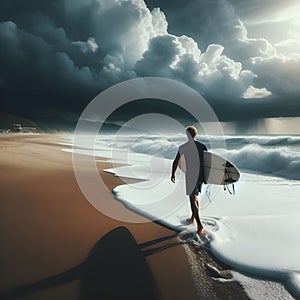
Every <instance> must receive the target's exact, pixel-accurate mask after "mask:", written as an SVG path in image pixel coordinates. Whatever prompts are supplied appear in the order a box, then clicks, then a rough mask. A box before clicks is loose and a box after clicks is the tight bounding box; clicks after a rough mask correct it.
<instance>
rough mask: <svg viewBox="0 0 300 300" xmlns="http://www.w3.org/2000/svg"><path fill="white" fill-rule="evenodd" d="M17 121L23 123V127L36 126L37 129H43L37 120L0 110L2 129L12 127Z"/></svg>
mask: <svg viewBox="0 0 300 300" xmlns="http://www.w3.org/2000/svg"><path fill="white" fill-rule="evenodd" d="M15 123H16V124H21V125H22V127H34V128H36V129H37V131H43V129H42V127H41V126H39V125H38V124H37V123H36V122H33V121H31V120H28V119H25V118H23V117H20V116H16V115H12V114H9V113H6V112H1V111H0V130H3V129H11V128H12V127H13V124H15Z"/></svg>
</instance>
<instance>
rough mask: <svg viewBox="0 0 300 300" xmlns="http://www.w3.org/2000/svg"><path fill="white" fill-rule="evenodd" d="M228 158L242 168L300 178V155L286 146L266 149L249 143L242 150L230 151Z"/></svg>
mask: <svg viewBox="0 0 300 300" xmlns="http://www.w3.org/2000/svg"><path fill="white" fill-rule="evenodd" d="M227 158H228V159H229V160H230V161H232V162H233V163H235V164H236V165H237V167H238V168H240V169H247V170H251V171H258V172H261V173H271V174H274V175H277V176H281V177H285V178H290V179H296V180H300V155H299V154H298V153H295V152H292V151H290V150H289V149H288V148H286V147H285V148H271V149H266V148H263V147H261V146H258V145H248V146H245V147H243V148H242V149H240V150H231V151H228V153H227Z"/></svg>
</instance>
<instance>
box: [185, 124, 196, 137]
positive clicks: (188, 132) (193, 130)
mask: <svg viewBox="0 0 300 300" xmlns="http://www.w3.org/2000/svg"><path fill="white" fill-rule="evenodd" d="M185 132H186V135H187V136H188V138H189V139H190V138H192V139H194V138H195V137H196V135H197V133H198V130H197V128H196V127H195V126H188V127H187V128H186V129H185Z"/></svg>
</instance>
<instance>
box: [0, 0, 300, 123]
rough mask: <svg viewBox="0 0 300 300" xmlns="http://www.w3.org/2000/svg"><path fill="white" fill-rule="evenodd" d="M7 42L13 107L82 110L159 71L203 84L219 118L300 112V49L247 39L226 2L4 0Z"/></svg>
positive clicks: (4, 52)
mask: <svg viewBox="0 0 300 300" xmlns="http://www.w3.org/2000/svg"><path fill="white" fill-rule="evenodd" d="M233 4H234V2H233ZM248 9H250V8H248ZM0 43H1V47H0V65H1V68H0V96H1V107H2V109H4V110H7V111H11V112H18V113H23V114H43V113H46V111H48V112H49V111H52V112H53V113H59V114H61V113H62V112H68V113H72V112H73V113H80V112H81V111H82V110H83V109H84V107H85V106H86V105H87V104H88V103H89V101H91V100H92V99H93V97H95V96H96V95H97V94H98V93H99V92H101V91H102V90H104V89H105V88H107V87H109V86H112V85H114V84H116V83H118V82H121V81H124V80H127V79H131V78H136V77H141V76H156V77H165V78H170V79H175V80H178V81H181V82H183V83H185V84H187V85H189V86H191V87H193V88H194V89H196V90H197V91H198V92H200V93H201V94H202V95H203V96H204V97H205V98H206V99H207V100H208V101H209V103H210V104H211V105H212V107H213V108H214V109H215V110H216V112H217V114H218V116H219V118H220V119H221V120H235V119H240V118H255V117H262V116H264V117H268V116H298V115H300V104H299V101H298V100H297V99H298V96H299V94H300V90H299V87H300V58H299V57H300V55H299V57H293V58H290V57H285V56H284V55H282V54H280V53H278V52H277V50H276V48H275V47H274V46H273V45H272V44H271V42H269V41H268V40H267V39H265V38H262V37H259V36H258V37H256V38H253V37H252V38H249V37H248V32H247V28H246V26H245V25H244V24H243V22H242V21H241V20H240V18H239V16H238V15H237V12H236V10H235V8H234V6H233V5H232V4H231V3H230V2H229V1H225V0H209V1H208V0H201V1H197V0H188V1H184V2H183V1H179V0H178V1H177V0H176V1H155V0H149V1H146V3H145V2H144V1H143V0H53V1H38V0H31V1H26V3H25V2H24V1H22V0H14V1H11V0H3V1H1V3H0ZM287 104H288V105H287Z"/></svg>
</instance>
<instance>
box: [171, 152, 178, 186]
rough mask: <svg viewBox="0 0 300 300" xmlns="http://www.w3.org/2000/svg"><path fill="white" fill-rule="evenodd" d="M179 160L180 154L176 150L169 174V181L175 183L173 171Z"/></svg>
mask: <svg viewBox="0 0 300 300" xmlns="http://www.w3.org/2000/svg"><path fill="white" fill-rule="evenodd" d="M179 160H180V154H179V151H178V152H177V155H176V157H175V159H174V161H173V165H172V175H171V181H172V182H174V183H175V172H176V169H177V167H178V163H179Z"/></svg>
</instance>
